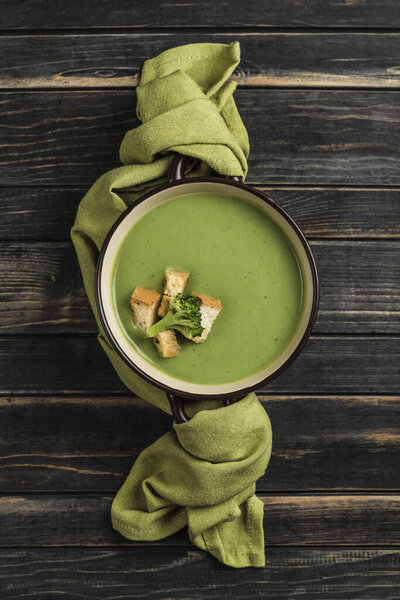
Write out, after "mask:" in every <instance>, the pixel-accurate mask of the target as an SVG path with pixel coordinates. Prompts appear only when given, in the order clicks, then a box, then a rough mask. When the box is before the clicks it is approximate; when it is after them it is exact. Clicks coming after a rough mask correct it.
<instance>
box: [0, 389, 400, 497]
mask: <svg viewBox="0 0 400 600" xmlns="http://www.w3.org/2000/svg"><path fill="white" fill-rule="evenodd" d="M260 401H262V403H263V406H264V408H265V409H266V411H267V413H268V415H269V417H270V419H271V422H272V426H273V434H274V443H273V449H272V458H271V461H270V463H269V466H268V469H267V471H266V473H265V475H264V476H263V477H262V478H261V479H260V480H259V481H258V488H257V489H258V491H259V492H260V493H262V492H282V491H293V490H296V491H305V492H310V491H312V490H313V491H326V490H335V491H348V492H349V491H368V490H370V491H372V490H375V492H376V491H383V490H385V491H396V490H400V477H399V472H398V464H399V459H400V428H399V417H400V397H398V396H387V397H377V396H308V397H307V396H260ZM171 425H172V420H171V417H170V416H169V415H166V414H164V413H163V412H162V411H160V410H158V409H156V408H154V407H153V406H151V405H150V404H148V403H146V402H144V401H143V400H140V399H139V398H137V397H134V396H130V397H129V396H127V397H122V398H115V397H110V398H92V397H84V398H66V397H20V398H16V397H3V398H0V492H1V493H10V492H13V493H28V492H32V491H35V492H42V493H43V492H48V493H49V494H51V493H54V492H58V493H60V492H64V493H65V492H95V491H96V492H103V493H114V492H116V490H117V489H118V488H119V487H120V485H121V484H122V482H123V480H124V478H125V477H126V475H127V474H128V473H129V470H130V468H131V467H132V465H133V463H134V461H135V460H136V458H137V456H138V455H139V454H140V452H141V451H142V450H143V449H144V448H145V447H147V446H149V445H150V444H152V443H153V442H154V441H155V440H156V439H158V438H159V437H161V436H162V435H164V433H166V432H167V431H168V430H169V429H170V428H171Z"/></svg>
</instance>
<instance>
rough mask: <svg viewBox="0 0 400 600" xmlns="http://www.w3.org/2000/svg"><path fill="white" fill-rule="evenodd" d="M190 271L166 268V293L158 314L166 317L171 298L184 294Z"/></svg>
mask: <svg viewBox="0 0 400 600" xmlns="http://www.w3.org/2000/svg"><path fill="white" fill-rule="evenodd" d="M189 275H190V273H189V272H188V271H175V270H174V269H166V271H165V275H164V295H163V299H162V301H161V304H160V308H159V309H158V316H159V317H165V315H166V314H167V312H168V310H169V299H170V298H173V297H174V296H176V295H177V294H183V291H184V289H185V285H186V282H187V280H188V277H189Z"/></svg>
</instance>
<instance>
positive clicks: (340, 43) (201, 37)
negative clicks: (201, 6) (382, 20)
mask: <svg viewBox="0 0 400 600" xmlns="http://www.w3.org/2000/svg"><path fill="white" fill-rule="evenodd" d="M235 40H238V41H239V42H240V44H241V54H242V60H241V63H240V66H239V69H238V70H237V72H236V73H235V75H234V79H235V80H237V81H238V83H239V84H240V85H246V86H271V87H286V86H289V87H301V86H303V87H307V86H308V87H329V86H336V87H377V88H398V87H399V86H400V70H399V68H398V58H399V56H400V34H384V33H382V34H380V35H376V34H371V33H360V34H358V35H352V34H347V33H344V34H343V33H336V34H335V33H331V34H329V35H327V34H320V33H313V34H310V33H295V34H292V33H289V34H288V33H260V34H258V33H255V34H254V33H251V34H249V33H233V34H232V33H221V32H219V33H178V34H175V33H174V34H169V33H162V34H160V33H157V34H146V33H135V34H113V35H109V34H99V35H64V36H57V35H40V36H31V35H27V36H23V37H21V36H18V37H16V36H3V37H1V38H0V55H1V56H3V57H6V59H5V64H3V66H2V69H1V72H0V86H1V87H4V88H9V87H11V88H25V87H28V88H29V87H55V88H66V87H116V86H119V87H121V86H123V87H130V86H135V85H137V84H138V80H139V73H140V70H141V68H142V64H143V62H144V61H145V60H146V59H148V58H151V57H152V56H156V55H157V54H159V53H161V52H163V51H164V50H167V49H168V48H171V47H172V46H180V45H183V44H188V43H198V42H202V43H204V42H205V43H210V42H211V43H212V42H218V43H231V42H233V41H235Z"/></svg>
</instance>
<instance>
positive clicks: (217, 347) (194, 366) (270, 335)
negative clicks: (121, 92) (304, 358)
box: [96, 156, 319, 421]
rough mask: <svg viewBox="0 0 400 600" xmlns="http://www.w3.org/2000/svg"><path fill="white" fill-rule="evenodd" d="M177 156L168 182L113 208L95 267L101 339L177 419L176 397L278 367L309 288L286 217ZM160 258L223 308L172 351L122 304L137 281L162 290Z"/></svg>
mask: <svg viewBox="0 0 400 600" xmlns="http://www.w3.org/2000/svg"><path fill="white" fill-rule="evenodd" d="M184 163H185V158H184V157H182V156H176V157H175V158H174V160H173V161H172V165H171V170H170V174H169V178H168V182H167V183H166V184H164V185H162V186H160V187H157V188H156V189H153V190H152V191H151V192H149V193H147V194H145V195H143V196H142V197H141V198H140V199H139V200H137V201H136V202H135V203H134V204H132V205H130V206H129V207H128V208H127V209H126V210H125V212H124V213H123V214H122V215H121V216H120V218H119V219H118V220H117V221H116V223H115V224H114V226H113V227H112V229H111V230H110V232H109V234H108V235H107V238H106V239H105V241H104V244H103V246H102V249H101V252H100V257H99V261H98V265H97V272H96V303H97V308H98V312H99V316H100V320H101V323H102V325H103V328H104V330H105V332H106V335H107V337H108V339H109V341H110V343H111V344H112V346H113V347H114V349H115V350H116V351H117V353H118V354H119V355H120V357H121V358H122V359H123V360H124V361H125V362H126V363H127V364H128V365H129V367H130V368H131V369H133V370H134V371H135V372H136V373H138V374H139V375H141V376H142V377H143V378H144V379H146V380H147V381H149V382H151V383H152V384H154V385H155V386H157V387H159V388H161V389H163V390H165V391H166V392H167V394H168V398H169V400H170V403H171V406H172V409H173V413H174V415H175V418H177V420H178V421H182V420H185V418H186V417H185V414H184V411H183V400H182V399H184V398H192V399H194V398H197V399H222V400H224V401H225V402H226V403H230V402H232V401H235V400H236V399H239V398H240V397H243V396H244V395H245V394H247V393H248V392H250V391H252V390H255V389H257V388H260V387H262V386H264V385H265V384H266V383H268V382H269V381H271V380H272V379H273V378H275V377H277V376H278V375H279V374H280V373H282V371H283V370H284V369H286V368H287V367H288V366H289V365H290V364H291V363H292V362H293V360H294V359H295V358H296V357H297V356H298V354H299V352H300V351H301V349H302V348H303V347H304V345H305V343H306V341H307V339H308V337H309V335H310V333H311V330H312V327H313V325H314V322H315V319H316V315H317V309H318V298H319V285H318V275H317V269H316V265H315V261H314V258H313V255H312V252H311V249H310V246H309V244H308V242H307V240H306V238H305V236H304V234H303V233H302V232H301V230H300V229H299V227H298V226H297V225H296V223H295V222H294V221H293V219H292V218H291V217H290V216H289V215H288V214H287V213H286V212H285V211H284V210H283V209H282V208H281V207H280V206H278V205H277V204H276V203H275V202H274V201H273V200H271V199H270V198H268V197H267V196H266V195H265V194H263V193H262V192H261V191H259V190H256V189H253V188H252V187H250V186H248V185H245V184H244V183H243V182H242V181H241V180H240V179H239V178H223V177H209V178H193V177H192V178H191V177H189V178H185V177H184ZM166 267H167V268H169V267H170V268H174V269H177V270H181V271H190V273H191V275H190V278H189V280H188V284H187V289H188V292H189V293H191V292H195V291H200V290H201V292H202V293H204V294H208V295H209V296H211V297H213V298H218V299H220V300H221V302H222V306H223V309H222V311H221V313H220V314H219V316H218V318H217V319H216V321H215V323H214V325H213V328H212V330H211V332H210V334H209V336H208V338H207V340H206V341H205V342H204V343H202V344H195V343H190V342H189V343H187V344H185V345H184V346H183V347H182V351H181V352H180V354H179V356H176V357H174V358H172V359H165V358H162V357H161V356H160V355H159V354H158V352H157V350H156V348H155V346H154V344H153V343H152V341H151V340H150V339H148V338H146V336H144V335H143V334H142V333H140V332H139V331H138V330H137V329H136V328H135V326H134V324H133V321H132V312H131V308H130V303H129V298H130V295H131V293H132V290H133V289H134V288H135V287H136V286H143V287H144V288H151V289H158V290H161V289H162V280H163V274H164V271H165V269H166Z"/></svg>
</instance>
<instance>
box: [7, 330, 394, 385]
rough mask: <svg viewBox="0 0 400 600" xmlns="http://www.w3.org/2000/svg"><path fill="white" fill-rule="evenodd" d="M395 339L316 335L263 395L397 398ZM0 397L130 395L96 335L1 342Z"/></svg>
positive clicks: (25, 337) (19, 337) (46, 337)
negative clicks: (351, 395)
mask: <svg viewBox="0 0 400 600" xmlns="http://www.w3.org/2000/svg"><path fill="white" fill-rule="evenodd" d="M399 365H400V344H399V338H398V337H397V336H388V337H384V336H372V337H368V336H357V337H351V336H314V337H313V338H311V339H310V340H309V341H308V343H307V346H306V347H305V349H304V350H303V351H302V353H301V355H300V357H299V358H298V359H297V360H296V361H295V362H294V363H293V364H292V365H291V366H290V368H289V369H288V370H287V371H286V372H285V373H283V374H282V375H280V376H279V378H278V379H276V380H274V381H272V382H270V383H269V384H268V386H267V387H266V388H265V389H264V390H261V389H260V390H259V391H260V392H262V391H268V393H280V394H283V393H287V394H319V395H321V394H397V393H398V390H399V386H400V368H399ZM0 372H2V374H3V376H2V380H1V384H0V385H1V387H0V393H1V394H12V395H16V394H27V393H28V394H30V395H37V394H38V395H56V394H60V393H65V394H74V393H79V394H82V395H88V394H89V395H109V394H115V395H126V388H125V387H124V386H123V384H122V383H121V382H120V381H119V379H118V377H117V375H116V374H115V372H114V370H113V368H112V367H111V364H110V363H109V362H108V359H107V358H106V355H105V353H104V352H103V350H102V349H101V347H100V344H99V343H98V341H97V340H96V339H95V338H92V337H75V336H66V337H61V336H55V335H52V336H18V337H1V338H0Z"/></svg>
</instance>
